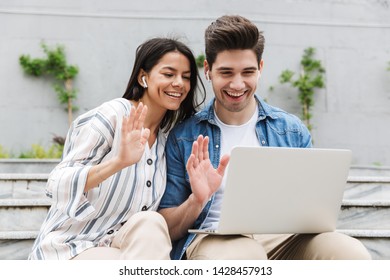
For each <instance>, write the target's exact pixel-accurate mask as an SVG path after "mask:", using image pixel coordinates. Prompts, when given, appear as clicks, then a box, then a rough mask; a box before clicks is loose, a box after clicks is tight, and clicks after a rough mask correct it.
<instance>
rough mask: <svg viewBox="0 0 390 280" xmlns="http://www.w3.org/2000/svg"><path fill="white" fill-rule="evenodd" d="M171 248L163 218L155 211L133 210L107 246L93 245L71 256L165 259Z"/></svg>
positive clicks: (79, 258)
mask: <svg viewBox="0 0 390 280" xmlns="http://www.w3.org/2000/svg"><path fill="white" fill-rule="evenodd" d="M171 250H172V245H171V240H170V237H169V232H168V227H167V224H166V222H165V219H164V218H163V217H162V216H161V215H160V214H159V213H157V212H154V211H143V212H139V213H136V214H134V215H133V216H132V217H131V218H130V219H129V220H128V221H127V222H126V223H125V224H124V225H123V226H122V227H121V228H120V230H119V231H118V232H117V234H116V235H115V237H114V239H113V241H112V243H111V247H93V248H90V249H87V250H85V251H84V252H82V253H80V254H79V255H77V256H76V257H74V258H73V260H169V259H170V256H169V253H170V251H171Z"/></svg>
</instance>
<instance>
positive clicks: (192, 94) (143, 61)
mask: <svg viewBox="0 0 390 280" xmlns="http://www.w3.org/2000/svg"><path fill="white" fill-rule="evenodd" d="M173 51H178V52H180V53H181V54H183V55H184V56H185V57H187V59H188V60H189V62H190V71H191V77H190V85H191V88H190V90H189V92H188V94H187V97H186V98H185V99H184V100H183V102H182V103H181V104H180V108H179V109H178V110H168V111H167V113H166V114H165V116H164V118H163V120H162V121H161V124H160V129H163V130H164V132H168V131H169V130H170V129H171V128H172V127H173V126H174V125H175V124H176V123H178V122H180V121H183V120H185V119H187V118H189V117H191V116H192V115H193V114H194V113H195V112H196V111H197V109H198V108H199V106H200V105H201V104H203V102H204V101H205V99H206V94H205V88H204V85H203V82H202V80H201V79H200V77H199V72H198V68H197V66H196V61H195V57H194V55H193V53H192V51H191V50H190V49H189V48H188V47H187V46H186V45H185V44H183V43H182V42H179V41H178V40H176V39H170V38H153V39H150V40H147V41H146V42H144V43H143V44H141V45H140V46H139V47H138V48H137V51H136V55H135V62H134V67H133V71H132V73H131V76H130V79H129V83H128V85H127V88H126V91H125V94H124V95H123V98H126V99H128V100H135V101H138V100H140V98H142V96H143V95H144V88H143V87H142V85H140V84H139V82H138V74H139V73H140V71H141V70H144V71H145V72H147V73H149V72H150V71H151V70H152V68H153V67H154V66H155V65H156V64H157V63H158V62H159V60H160V59H161V58H162V57H163V56H164V55H165V54H166V53H168V52H173ZM198 81H199V82H200V85H201V89H200V94H201V96H200V101H198V98H197V94H196V90H197V85H198Z"/></svg>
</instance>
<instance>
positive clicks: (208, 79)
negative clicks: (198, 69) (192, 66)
mask: <svg viewBox="0 0 390 280" xmlns="http://www.w3.org/2000/svg"><path fill="white" fill-rule="evenodd" d="M206 80H207V81H209V82H210V74H209V71H207V72H206Z"/></svg>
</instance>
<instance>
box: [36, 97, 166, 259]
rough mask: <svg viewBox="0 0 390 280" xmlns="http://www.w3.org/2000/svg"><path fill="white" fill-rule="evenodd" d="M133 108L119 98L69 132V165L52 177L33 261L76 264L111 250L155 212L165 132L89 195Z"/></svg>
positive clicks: (160, 189) (160, 191)
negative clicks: (87, 254)
mask: <svg viewBox="0 0 390 280" xmlns="http://www.w3.org/2000/svg"><path fill="white" fill-rule="evenodd" d="M130 107H131V103H130V102H129V101H128V100H126V99H124V98H117V99H114V100H111V101H109V102H106V103H104V104H102V105H101V106H100V107H97V108H95V109H93V110H91V111H89V112H87V113H85V114H83V115H81V116H79V117H78V118H77V119H76V120H75V121H74V122H73V124H72V126H71V128H70V129H69V132H68V135H67V139H66V143H65V146H64V152H63V159H62V161H61V162H60V163H59V164H58V166H56V167H55V168H54V170H53V171H52V172H51V173H50V176H49V178H48V182H47V186H46V193H47V195H48V196H49V197H51V198H52V206H51V208H50V210H49V212H48V215H47V217H46V219H45V221H44V222H43V224H42V227H41V229H40V232H39V234H38V237H37V238H36V240H35V242H34V245H33V248H32V252H31V254H30V255H29V259H71V258H73V257H74V256H76V255H77V254H79V253H81V252H82V251H84V250H86V249H88V248H91V247H97V246H104V245H108V246H109V244H110V240H111V237H112V236H113V233H115V232H116V231H117V230H118V229H119V228H120V227H121V226H122V225H123V223H124V222H126V221H127V219H129V217H131V216H132V215H133V214H135V213H137V212H139V211H143V210H151V211H155V210H156V209H157V207H158V204H159V202H160V200H161V197H162V194H163V192H164V190H165V183H166V163H165V154H164V148H165V142H166V135H165V134H164V133H163V132H162V131H160V132H159V134H158V136H157V140H156V141H155V143H154V144H153V146H152V147H150V148H149V146H148V145H146V148H145V152H144V154H143V156H142V158H141V160H140V161H139V162H138V163H136V164H134V165H131V166H129V167H127V168H125V169H122V170H121V171H119V172H118V173H116V174H114V175H112V176H111V177H109V178H108V179H106V180H105V181H103V182H102V183H100V184H99V185H98V186H97V187H96V188H93V189H91V190H89V191H88V192H84V187H85V183H86V180H87V176H88V171H89V170H90V168H91V167H92V166H94V165H97V164H99V163H100V162H103V161H106V160H109V159H111V158H112V157H113V156H114V155H116V154H117V153H118V150H119V145H120V137H121V133H120V132H121V125H122V119H123V116H125V115H126V116H128V115H129V113H130Z"/></svg>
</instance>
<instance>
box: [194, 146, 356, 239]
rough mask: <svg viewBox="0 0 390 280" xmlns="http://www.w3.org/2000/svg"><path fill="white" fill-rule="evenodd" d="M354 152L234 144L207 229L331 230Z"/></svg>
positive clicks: (251, 231) (265, 231)
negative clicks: (216, 216) (216, 212)
mask: <svg viewBox="0 0 390 280" xmlns="http://www.w3.org/2000/svg"><path fill="white" fill-rule="evenodd" d="M351 156H352V153H351V151H350V150H344V149H319V148H284V147H283V148H281V147H234V148H233V150H232V152H231V158H230V162H229V165H228V168H227V170H226V172H227V173H225V176H227V177H226V185H225V192H224V195H223V200H222V205H221V213H220V221H219V225H218V228H217V229H213V230H207V229H200V230H194V229H190V230H189V232H194V233H207V234H274V233H278V234H279V233H322V232H329V231H334V230H335V229H336V224H337V220H338V216H339V212H340V209H341V203H342V199H343V194H344V189H345V186H346V182H347V179H348V172H349V168H350V163H351Z"/></svg>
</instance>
